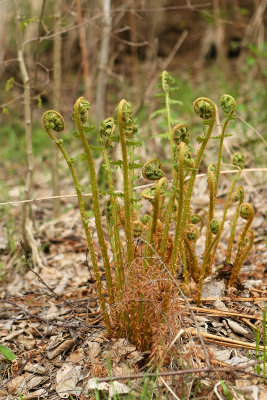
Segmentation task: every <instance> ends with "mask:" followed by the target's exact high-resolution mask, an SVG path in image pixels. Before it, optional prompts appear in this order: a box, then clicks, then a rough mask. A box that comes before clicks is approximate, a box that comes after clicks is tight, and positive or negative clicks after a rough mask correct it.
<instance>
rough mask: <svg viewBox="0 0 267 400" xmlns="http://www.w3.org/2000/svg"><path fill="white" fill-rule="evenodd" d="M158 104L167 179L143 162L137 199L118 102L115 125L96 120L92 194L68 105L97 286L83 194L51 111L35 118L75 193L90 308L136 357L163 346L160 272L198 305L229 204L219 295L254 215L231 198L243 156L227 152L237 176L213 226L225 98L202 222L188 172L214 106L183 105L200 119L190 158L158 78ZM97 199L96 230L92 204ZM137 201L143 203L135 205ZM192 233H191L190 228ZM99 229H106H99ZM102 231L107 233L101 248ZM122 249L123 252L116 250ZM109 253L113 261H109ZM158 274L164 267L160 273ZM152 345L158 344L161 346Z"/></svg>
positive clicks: (125, 109)
mask: <svg viewBox="0 0 267 400" xmlns="http://www.w3.org/2000/svg"><path fill="white" fill-rule="evenodd" d="M160 82H161V88H162V93H161V95H162V97H163V98H164V99H165V102H164V103H165V107H164V111H163V110H161V112H160V114H163V113H164V112H165V113H166V114H165V115H166V122H167V134H166V137H167V138H168V141H169V145H170V155H171V156H170V160H169V162H170V167H171V177H169V176H168V175H167V174H166V173H165V172H164V168H163V166H162V163H161V161H160V160H158V159H156V158H153V159H151V160H148V161H146V162H145V163H144V165H143V168H142V176H143V178H144V179H145V180H148V181H149V182H150V183H151V182H154V184H153V185H152V187H151V185H150V187H149V188H147V189H145V190H144V191H143V192H142V193H141V197H138V196H137V195H136V193H135V190H134V189H135V180H136V179H137V178H139V175H138V173H136V171H137V170H138V169H139V168H140V167H141V164H140V162H139V159H138V156H137V154H136V153H137V152H136V149H137V148H138V147H139V146H140V145H142V142H141V141H140V138H139V136H138V130H137V128H136V126H135V122H134V118H133V111H132V107H131V105H130V104H129V103H128V102H127V101H126V100H121V101H120V103H119V105H118V107H117V109H116V114H115V117H114V118H113V117H112V118H111V117H110V118H107V119H105V120H104V121H103V122H102V123H101V124H100V126H99V130H98V133H97V137H98V143H99V149H98V150H99V151H101V152H102V156H103V160H104V169H105V172H106V177H107V184H108V189H107V190H106V191H101V190H100V188H99V185H98V182H97V176H96V172H95V168H94V160H93V156H92V150H95V148H94V149H93V148H92V146H90V145H89V142H88V140H87V135H89V134H90V133H92V129H91V128H90V127H88V126H87V125H86V121H87V117H88V111H89V108H90V104H89V102H88V101H87V100H85V99H84V98H83V97H80V98H79V99H78V100H77V101H76V103H75V105H74V114H73V120H74V122H75V125H76V130H75V131H74V136H76V137H77V138H78V139H79V140H80V141H81V143H82V146H83V151H84V153H83V154H82V159H83V160H84V162H85V163H86V165H87V168H88V171H89V176H90V185H91V191H92V211H93V215H94V218H95V226H96V233H97V241H98V246H99V248H100V251H101V255H102V262H103V266H104V270H105V281H104V280H103V279H102V276H101V272H100V268H99V261H98V258H97V253H96V248H95V243H94V241H93V237H92V232H91V229H90V226H89V219H90V213H88V211H87V210H86V209H85V203H84V200H83V190H84V188H83V187H82V185H81V184H80V180H79V177H78V174H77V172H76V168H75V160H74V159H72V158H71V157H70V156H69V154H68V152H67V150H66V149H65V147H64V144H63V143H64V142H63V135H62V132H63V130H64V128H65V122H64V120H63V117H62V116H61V115H60V114H59V113H58V112H56V111H53V110H52V111H51V110H50V111H46V112H45V113H44V115H43V126H44V129H45V131H46V132H47V134H48V135H49V136H50V138H51V139H52V140H53V141H54V142H55V143H56V145H57V146H58V148H59V150H60V151H61V153H62V155H63V157H64V159H65V161H66V163H67V165H68V167H69V170H70V173H71V175H72V179H73V183H74V186H75V189H76V193H77V197H78V203H79V208H80V214H81V218H82V223H83V227H84V231H85V234H86V239H87V243H88V249H89V253H90V256H91V262H92V266H93V270H94V274H95V279H96V285H97V291H98V296H99V301H100V307H101V310H102V312H103V317H104V321H105V325H106V328H107V330H108V332H109V334H113V335H118V336H124V337H128V338H129V339H130V340H131V341H132V342H133V343H135V344H136V346H137V347H138V348H139V349H142V350H147V349H151V347H152V346H153V340H156V341H157V343H158V344H159V343H161V344H163V343H164V340H163V339H162V337H164V332H165V331H166V319H167V318H168V314H169V313H170V311H171V310H173V307H174V303H175V304H177V303H178V302H175V301H174V298H175V296H178V293H177V289H176V287H175V285H174V284H173V282H172V281H170V278H169V275H168V273H167V272H166V271H167V270H168V271H170V272H171V273H172V275H173V276H174V275H175V274H176V272H177V271H178V269H179V268H180V266H181V265H182V270H183V277H184V282H185V285H184V286H183V288H184V290H185V291H188V287H189V285H188V284H189V282H190V280H191V279H193V280H194V281H195V282H196V284H197V293H196V299H197V302H198V303H199V302H200V299H201V291H202V286H203V282H204V279H205V278H206V277H207V276H209V275H211V273H212V266H213V264H214V259H215V255H216V249H217V247H218V244H219V241H220V238H221V235H222V232H223V228H224V224H225V221H226V217H227V211H228V208H229V205H230V203H231V201H232V200H233V201H234V202H237V209H236V213H235V216H234V218H233V222H232V228H231V231H230V238H229V241H228V248H227V255H226V261H227V262H229V263H230V262H231V261H232V257H233V256H232V253H233V250H234V249H236V254H235V258H234V261H233V269H232V272H231V275H230V278H229V280H228V282H227V285H228V287H230V286H232V285H234V284H235V282H236V280H237V278H238V275H239V272H240V269H241V267H242V263H243V262H244V260H245V258H246V257H247V255H248V253H249V251H250V249H251V247H252V245H253V241H254V235H253V232H252V230H251V229H250V226H251V223H252V220H253V216H254V211H253V208H252V206H251V205H250V204H248V203H244V190H243V188H242V186H239V187H238V188H237V189H236V190H235V186H236V183H237V181H238V179H239V178H240V174H241V172H242V169H243V168H244V166H245V159H244V156H243V154H241V153H236V154H234V156H233V160H232V163H233V165H234V166H235V167H236V169H237V174H236V176H235V178H234V179H233V182H232V185H231V187H230V189H229V194H228V196H227V198H226V201H225V206H224V213H223V218H222V221H219V220H218V219H216V218H215V211H216V197H217V191H218V185H219V179H220V171H221V159H222V150H223V141H224V139H225V137H226V136H227V134H226V130H227V127H228V124H229V122H230V121H231V120H232V119H234V118H235V115H234V113H235V108H236V102H235V99H234V98H233V97H232V96H230V95H228V94H225V95H223V96H222V97H221V108H222V111H223V113H224V115H225V118H224V121H223V126H222V132H221V134H220V136H219V137H217V138H216V139H218V143H219V144H218V157H217V160H215V162H213V163H212V164H210V165H209V167H208V171H207V178H208V190H209V198H210V204H209V209H208V217H207V221H204V220H203V218H202V217H201V216H199V215H197V214H193V212H192V209H191V200H192V196H193V190H194V187H195V180H196V176H197V173H198V169H199V166H200V163H201V160H202V157H203V154H204V153H205V149H206V148H207V145H208V142H209V140H210V138H211V137H212V132H213V129H214V126H215V121H216V107H215V104H214V103H213V101H212V100H211V99H209V98H207V97H200V98H198V99H196V100H195V101H194V103H193V108H194V111H195V113H196V115H197V116H198V117H199V118H200V119H201V120H202V134H201V135H199V136H198V137H197V141H198V143H199V149H198V151H197V153H196V155H195V156H193V154H192V151H191V149H190V147H189V143H190V127H189V125H188V124H186V123H183V122H179V123H178V124H176V125H174V126H172V122H173V121H172V119H171V115H170V104H173V103H172V102H171V101H170V92H171V83H172V79H171V77H170V75H169V74H168V73H167V72H166V71H164V72H163V73H162V75H161V78H160ZM118 143H119V144H120V146H121V154H122V159H121V160H115V161H114V160H112V159H111V157H110V149H111V148H112V147H113V146H114V145H118ZM116 168H122V172H123V190H122V191H120V192H117V191H115V185H114V179H115V175H114V172H115V171H116ZM102 198H105V200H106V205H105V215H106V222H105V224H106V225H105V224H104V220H103V213H102V208H103V207H102V206H101V201H102ZM142 198H143V199H146V200H148V201H149V202H150V203H151V213H150V215H149V214H146V215H143V214H142V212H141V205H140V204H141V200H142ZM142 201H143V202H144V201H145V200H142ZM239 217H240V218H242V219H244V220H245V221H246V222H245V225H244V227H243V229H242V231H241V233H240V235H239V238H238V239H237V243H235V232H236V226H237V220H238V218H239ZM198 225H200V226H199V227H198ZM203 225H206V230H205V231H204V232H205V235H206V241H205V248H204V249H203V253H202V255H201V257H200V256H199V255H198V252H197V251H196V247H197V240H198V239H199V237H200V235H201V234H202V227H203ZM105 226H106V228H105ZM105 229H107V231H108V234H109V241H108V243H107V242H106V240H105V234H104V232H105ZM124 243H125V246H124ZM109 248H110V249H111V251H112V253H113V257H112V260H111V259H110V258H109ZM163 265H164V266H165V268H164V267H163ZM159 326H161V327H162V329H161V330H162V332H163V333H162V336H161V335H156V336H157V338H156V339H155V332H158V327H159ZM161 339H162V340H161Z"/></svg>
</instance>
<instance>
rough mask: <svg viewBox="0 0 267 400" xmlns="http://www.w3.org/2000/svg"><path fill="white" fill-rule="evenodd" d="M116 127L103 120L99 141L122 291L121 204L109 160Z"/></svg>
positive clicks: (107, 211)
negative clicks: (117, 196) (119, 203)
mask: <svg viewBox="0 0 267 400" xmlns="http://www.w3.org/2000/svg"><path fill="white" fill-rule="evenodd" d="M115 129H116V125H115V120H114V118H106V119H105V120H104V121H103V122H101V124H100V126H99V130H98V141H99V144H100V147H101V151H102V156H103V160H104V168H105V171H106V176H107V181H108V186H109V193H110V201H109V203H108V204H107V208H106V216H107V221H108V226H109V227H110V233H111V234H110V238H111V245H112V249H113V256H114V261H115V262H114V265H115V272H116V284H117V290H119V291H120V290H121V289H122V287H123V284H124V270H123V258H122V248H121V239H120V233H119V219H118V214H119V205H118V202H117V198H116V194H115V187H114V182H113V177H112V167H111V163H110V160H109V150H110V149H111V148H112V147H113V143H112V140H113V139H114V135H115ZM113 236H114V240H113Z"/></svg>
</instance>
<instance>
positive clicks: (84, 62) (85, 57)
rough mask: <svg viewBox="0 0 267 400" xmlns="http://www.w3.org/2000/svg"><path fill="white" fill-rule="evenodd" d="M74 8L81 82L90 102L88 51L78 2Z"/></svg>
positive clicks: (78, 0) (77, 0)
mask: <svg viewBox="0 0 267 400" xmlns="http://www.w3.org/2000/svg"><path fill="white" fill-rule="evenodd" d="M76 8H77V21H78V24H79V28H78V29H79V38H80V49H81V55H82V68H83V80H84V84H85V92H84V95H85V98H86V99H87V100H91V96H92V94H91V90H92V89H91V77H90V67H89V61H88V51H87V46H86V34H85V28H84V23H83V15H82V8H81V2H80V0H76Z"/></svg>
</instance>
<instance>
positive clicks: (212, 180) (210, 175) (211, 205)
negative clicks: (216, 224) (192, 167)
mask: <svg viewBox="0 0 267 400" xmlns="http://www.w3.org/2000/svg"><path fill="white" fill-rule="evenodd" d="M208 187H209V197H210V203H209V217H208V225H207V234H206V243H205V251H206V250H207V249H208V248H209V246H210V243H211V240H212V233H211V231H210V229H209V226H210V222H211V220H212V219H213V218H214V210H215V201H216V194H215V193H216V182H215V175H214V173H213V172H212V171H211V170H210V169H209V171H208ZM210 256H211V254H210ZM211 268H212V259H211V257H210V260H209V262H208V263H207V269H206V274H207V275H210V274H211Z"/></svg>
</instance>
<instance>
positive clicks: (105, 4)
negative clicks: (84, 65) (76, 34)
mask: <svg viewBox="0 0 267 400" xmlns="http://www.w3.org/2000/svg"><path fill="white" fill-rule="evenodd" d="M102 8H103V12H104V18H103V34H102V40H101V46H100V54H99V72H98V79H97V89H96V114H97V120H98V122H100V121H102V120H103V119H104V118H105V112H106V92H107V66H108V57H109V42H110V32H111V27H112V17H111V13H110V11H111V0H102Z"/></svg>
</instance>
